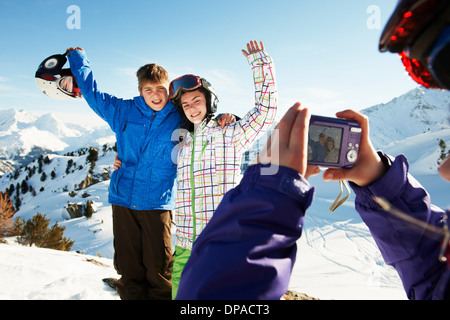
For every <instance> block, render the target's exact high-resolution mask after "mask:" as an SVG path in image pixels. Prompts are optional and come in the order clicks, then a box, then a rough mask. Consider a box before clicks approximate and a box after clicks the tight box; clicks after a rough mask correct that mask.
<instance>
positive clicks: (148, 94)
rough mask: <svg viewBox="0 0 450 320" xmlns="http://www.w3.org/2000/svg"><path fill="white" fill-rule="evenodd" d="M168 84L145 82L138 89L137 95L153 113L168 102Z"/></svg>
mask: <svg viewBox="0 0 450 320" xmlns="http://www.w3.org/2000/svg"><path fill="white" fill-rule="evenodd" d="M168 88H169V84H168V83H166V84H164V83H152V82H150V81H147V82H146V83H144V84H143V85H142V86H141V87H140V88H139V93H140V94H141V96H142V97H143V98H144V100H145V103H147V105H148V106H149V107H150V108H152V109H153V110H154V111H160V110H162V109H163V108H164V106H165V105H166V103H167V101H169V93H168V92H169V89H168Z"/></svg>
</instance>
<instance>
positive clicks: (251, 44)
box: [242, 41, 264, 58]
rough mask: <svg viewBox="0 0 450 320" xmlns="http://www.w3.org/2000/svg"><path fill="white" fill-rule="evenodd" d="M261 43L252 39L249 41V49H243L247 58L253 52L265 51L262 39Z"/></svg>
mask: <svg viewBox="0 0 450 320" xmlns="http://www.w3.org/2000/svg"><path fill="white" fill-rule="evenodd" d="M259 43H260V44H259V45H258V42H257V41H250V42H249V43H247V51H246V50H244V49H242V53H243V54H244V56H245V57H246V58H247V57H248V56H249V55H251V54H253V53H257V52H260V51H263V50H264V44H263V42H262V41H260V42H259ZM260 46H261V47H260Z"/></svg>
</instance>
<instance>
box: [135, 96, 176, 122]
mask: <svg viewBox="0 0 450 320" xmlns="http://www.w3.org/2000/svg"><path fill="white" fill-rule="evenodd" d="M134 101H135V103H136V105H137V106H138V108H139V110H141V112H142V113H143V114H144V115H145V116H146V117H148V118H150V119H151V118H152V117H153V115H154V114H155V113H156V114H158V115H161V116H162V117H164V118H165V117H166V116H167V115H169V114H171V113H172V112H178V110H177V108H176V107H175V105H174V104H173V103H172V102H171V101H170V100H169V101H168V102H167V103H166V105H165V106H164V108H162V110H160V111H155V110H153V109H152V108H150V107H149V106H148V105H147V103H146V102H145V100H144V98H143V97H142V96H138V97H135V98H134Z"/></svg>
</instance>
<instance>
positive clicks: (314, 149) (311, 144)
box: [308, 125, 343, 164]
mask: <svg viewBox="0 0 450 320" xmlns="http://www.w3.org/2000/svg"><path fill="white" fill-rule="evenodd" d="M342 133H343V129H342V128H337V127H327V126H321V125H311V126H310V127H309V141H308V161H311V162H321V163H334V164H336V163H339V155H340V150H341V143H342Z"/></svg>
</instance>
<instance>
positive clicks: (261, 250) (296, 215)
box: [177, 153, 450, 300]
mask: <svg viewBox="0 0 450 320" xmlns="http://www.w3.org/2000/svg"><path fill="white" fill-rule="evenodd" d="M380 156H381V157H382V159H383V161H385V163H387V164H388V165H390V169H389V171H388V172H387V173H386V174H385V176H383V177H382V178H381V179H379V180H378V181H376V182H374V183H372V184H371V185H369V186H367V187H364V188H361V187H358V186H357V185H354V184H352V188H353V190H354V191H355V193H356V199H355V206H356V210H357V211H358V212H359V214H360V215H361V217H362V219H363V220H364V222H365V223H366V224H367V226H368V227H369V229H370V231H371V233H372V235H373V238H374V240H375V242H376V243H377V245H378V247H379V249H380V251H381V254H382V256H383V258H384V260H385V262H386V263H387V264H389V265H392V266H393V267H394V268H395V269H396V270H397V272H398V274H399V276H400V278H401V280H402V282H403V286H404V288H405V291H406V293H407V295H408V298H409V299H449V292H448V291H449V290H448V289H449V288H448V287H449V286H448V285H449V282H450V279H449V278H450V268H449V267H448V266H447V265H446V264H445V263H442V262H440V261H438V255H439V251H440V247H441V243H442V239H441V238H439V237H437V236H436V235H433V234H428V233H426V232H425V231H424V230H422V229H417V228H414V227H412V226H411V225H409V224H407V223H406V222H405V221H403V220H400V219H399V218H396V217H394V216H393V215H391V214H390V213H388V212H385V211H384V210H383V209H382V208H381V207H380V206H379V205H378V204H377V203H376V202H375V201H374V200H373V198H372V196H379V197H383V198H385V199H386V200H387V201H389V202H390V203H391V204H392V205H393V206H395V207H396V208H397V209H399V210H401V211H402V212H404V213H407V214H409V215H411V216H413V217H414V218H416V219H419V220H421V221H424V222H426V223H427V224H430V225H433V226H438V227H443V225H444V223H448V221H444V219H443V217H444V212H443V211H442V210H440V209H439V208H437V207H434V206H433V205H431V203H430V197H429V195H428V194H427V192H426V190H425V189H424V188H423V187H422V186H421V185H420V184H419V183H418V182H417V181H416V180H415V179H414V178H413V177H412V176H411V175H409V174H408V163H407V160H406V158H405V157H404V156H398V157H397V158H396V159H395V160H393V159H391V158H389V157H388V156H386V155H384V154H382V153H380ZM262 168H264V166H263V165H254V166H251V167H249V168H248V169H247V171H246V172H245V173H244V177H243V179H242V181H241V183H240V184H239V185H238V186H237V187H236V188H235V189H233V190H231V191H229V192H228V193H227V194H226V195H225V197H224V198H223V200H222V202H221V204H220V205H219V207H218V208H217V210H216V213H215V214H214V216H213V218H212V219H211V221H210V222H209V224H208V225H207V226H206V228H205V229H204V230H203V232H202V233H201V234H200V236H199V237H198V239H197V241H196V242H195V243H194V246H193V248H192V255H191V258H190V259H189V261H188V262H187V264H186V267H185V269H184V272H183V274H182V277H181V281H180V287H179V290H178V295H177V299H180V300H195V299H203V300H223V299H268V300H275V299H276V300H278V299H280V297H281V296H282V295H283V294H284V293H285V292H286V291H287V289H288V284H289V279H290V275H291V272H292V267H293V265H294V263H295V258H296V252H297V251H296V241H297V240H298V239H299V238H300V236H301V232H302V226H303V218H304V215H305V212H306V209H307V208H308V207H309V206H310V204H311V201H312V198H313V193H314V188H312V187H311V186H310V185H309V183H308V182H307V181H306V180H305V179H304V178H303V177H302V176H301V175H300V174H299V173H298V172H296V171H294V170H292V169H289V168H285V167H280V168H279V170H278V173H277V174H275V175H263V174H261V172H262Z"/></svg>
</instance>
